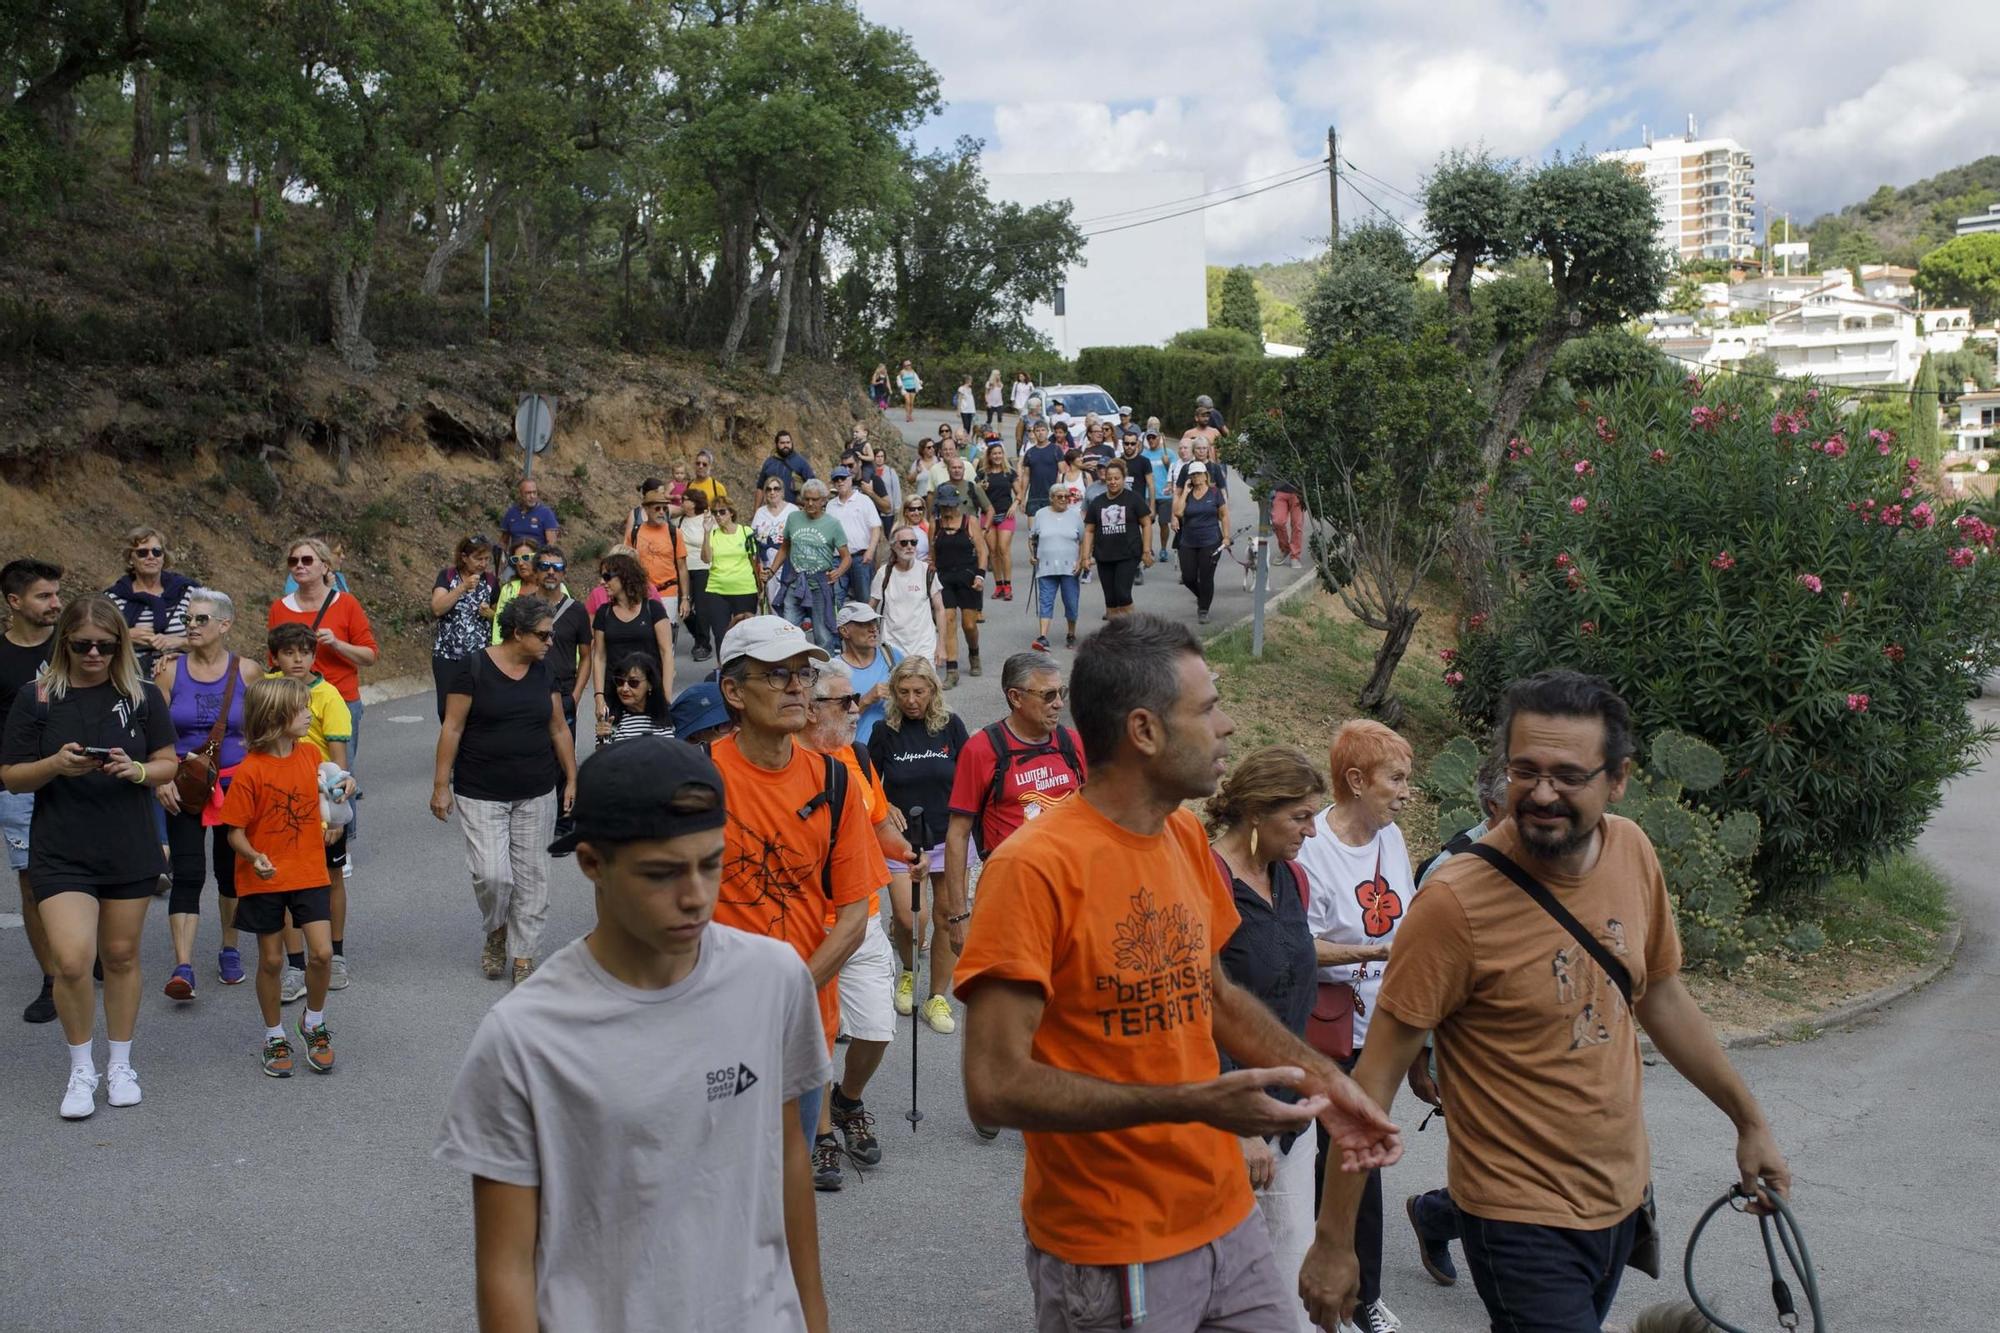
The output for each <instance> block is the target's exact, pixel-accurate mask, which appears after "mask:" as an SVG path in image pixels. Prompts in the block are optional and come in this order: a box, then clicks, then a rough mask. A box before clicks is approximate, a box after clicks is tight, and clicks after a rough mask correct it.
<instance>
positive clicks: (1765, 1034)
mask: <svg viewBox="0 0 2000 1333" xmlns="http://www.w3.org/2000/svg"><path fill="white" fill-rule="evenodd" d="M1964 942H1965V922H1964V921H1963V920H1959V921H1953V922H1952V923H1951V925H1950V926H1949V927H1947V928H1946V929H1945V933H1944V936H1943V937H1942V938H1941V939H1940V940H1939V941H1938V951H1937V954H1936V955H1935V956H1934V957H1933V958H1932V959H1931V961H1930V962H1928V963H1925V964H1924V965H1923V966H1922V967H1920V968H1918V969H1917V970H1916V971H1914V972H1912V973H1910V974H1909V975H1907V976H1904V977H1900V978H1898V979H1897V980H1895V981H1892V982H1890V983H1889V984H1888V985H1886V986H1882V987H1878V988H1877V989H1875V990H1872V991H1870V992H1868V994H1866V995H1864V996H1862V997H1861V998H1860V999H1858V1000H1850V1001H1848V1002H1847V1003H1846V1004H1842V1005H1837V1006H1835V1007H1834V1008H1832V1009H1826V1010H1822V1011H1821V1012H1819V1013H1816V1014H1809V1015H1807V1016H1806V1017H1804V1018H1795V1019H1793V1020H1791V1021H1790V1022H1788V1023H1780V1024H1778V1025H1777V1026H1775V1027H1769V1028H1765V1029H1763V1030H1762V1031H1758V1032H1737V1033H1733V1034H1731V1035H1730V1036H1727V1037H1724V1038H1723V1039H1722V1044H1723V1046H1724V1047H1725V1048H1726V1049H1728V1050H1732V1051H1733V1050H1739V1049H1742V1048H1743V1047H1746V1046H1776V1045H1780V1044H1783V1043H1787V1042H1793V1041H1800V1040H1803V1039H1805V1038H1807V1037H1816V1036H1818V1035H1820V1034H1821V1033H1823V1032H1830V1031H1832V1030H1833V1029H1834V1028H1840V1027H1846V1026H1847V1025H1848V1024H1849V1023H1852V1022H1854V1020H1856V1019H1857V1018H1861V1017H1862V1016H1864V1015H1866V1014H1870V1013H1873V1012H1874V1011H1875V1010H1877V1009H1881V1008H1883V1007H1884V1006H1886V1005H1891V1004H1894V1003H1895V1002H1896V1001H1897V1000H1900V999H1902V998H1903V997H1904V996H1906V995H1909V994H1910V993H1912V992H1913V991H1919V990H1922V989H1923V988H1924V987H1926V986H1928V985H1930V984H1931V983H1932V982H1933V981H1936V980H1937V979H1938V978H1939V977H1940V976H1942V975H1943V974H1944V972H1945V970H1946V969H1947V968H1949V967H1950V966H1951V965H1952V964H1953V963H1954V962H1956V961H1958V949H1959V946H1960V945H1961V944H1963V943H1964ZM1639 1050H1640V1054H1642V1055H1644V1056H1646V1057H1647V1058H1648V1059H1652V1058H1656V1057H1658V1055H1659V1051H1658V1050H1657V1049H1655V1048H1654V1046H1653V1043H1652V1041H1651V1040H1650V1039H1648V1038H1646V1037H1644V1036H1641V1038H1640V1039H1639Z"/></svg>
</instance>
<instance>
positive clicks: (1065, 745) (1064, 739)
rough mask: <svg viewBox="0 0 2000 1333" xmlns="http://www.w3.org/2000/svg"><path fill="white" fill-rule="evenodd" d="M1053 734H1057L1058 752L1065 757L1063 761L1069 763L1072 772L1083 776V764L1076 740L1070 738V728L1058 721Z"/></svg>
mask: <svg viewBox="0 0 2000 1333" xmlns="http://www.w3.org/2000/svg"><path fill="white" fill-rule="evenodd" d="M1053 735H1054V736H1055V742H1056V753H1058V754H1060V755H1061V756H1062V757H1063V762H1064V763H1065V764H1068V765H1069V771H1070V772H1072V773H1075V774H1078V775H1079V776H1081V775H1082V772H1083V764H1082V763H1081V762H1080V761H1079V760H1078V759H1077V757H1076V742H1074V741H1072V740H1071V739H1070V738H1069V728H1068V727H1065V726H1064V725H1063V724H1062V723H1060V722H1058V723H1056V727H1055V731H1054V733H1053Z"/></svg>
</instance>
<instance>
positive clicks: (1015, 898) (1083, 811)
mask: <svg viewBox="0 0 2000 1333" xmlns="http://www.w3.org/2000/svg"><path fill="white" fill-rule="evenodd" d="M1070 687H1071V689H1072V690H1074V692H1075V699H1076V718H1077V726H1078V731H1079V732H1080V733H1081V736H1082V740H1083V748H1084V758H1085V760H1086V762H1087V763H1088V765H1089V769H1090V778H1089V781H1088V783H1087V784H1086V785H1085V787H1084V789H1083V793H1082V795H1081V797H1080V798H1077V799H1073V800H1067V801H1064V802H1062V803H1060V804H1058V805H1056V806H1055V807H1053V808H1052V809H1050V810H1049V811H1048V813H1047V814H1045V815H1043V816H1042V817H1040V818H1038V819H1035V820H1033V821H1031V822H1030V823H1028V824H1027V825H1026V826H1025V827H1024V828H1023V829H1021V831H1020V832H1018V833H1016V834H1015V835H1014V836H1012V837H1011V838H1009V839H1008V840H1007V841H1006V842H1005V843H1004V844H1003V845H1002V846H1001V847H1000V849H999V850H998V851H996V852H995V853H994V855H993V859H992V860H990V861H988V862H987V864H986V871H985V874H984V876H983V878H982V880H981V883H980V891H979V911H978V913H977V918H976V920H975V921H974V922H973V927H972V931H971V935H970V938H969V940H967V942H966V948H965V950H964V953H963V955H962V957H961V960H960V962H959V966H958V973H957V975H958V984H957V991H958V994H959V997H960V998H961V999H963V1000H964V1001H965V1003H966V1023H967V1029H968V1030H967V1033H966V1043H965V1101H966V1109H967V1110H968V1111H970V1112H971V1114H972V1118H973V1122H974V1123H975V1124H983V1125H989V1126H1001V1127H1012V1128H1015V1129H1019V1130H1022V1131H1024V1133H1025V1135H1026V1138H1027V1144H1028V1162H1027V1174H1026V1179H1025V1182H1024V1185H1023V1189H1022V1197H1021V1213H1022V1220H1023V1221H1024V1222H1025V1224H1026V1229H1027V1233H1028V1275H1029V1285H1030V1287H1031V1288H1032V1289H1033V1292H1034V1299H1035V1328H1036V1330H1037V1333H1067V1331H1068V1330H1073V1329H1080V1328H1084V1327H1089V1328H1108V1327H1112V1326H1113V1319H1114V1318H1115V1319H1116V1320H1117V1326H1120V1327H1132V1326H1135V1325H1140V1324H1141V1323H1142V1322H1143V1324H1144V1326H1145V1327H1148V1328H1151V1327H1154V1326H1156V1325H1157V1326H1158V1327H1160V1328H1171V1329H1181V1330H1197V1329H1212V1330H1221V1329H1225V1328H1226V1329H1232V1330H1237V1331H1238V1333H1280V1331H1281V1330H1282V1333H1294V1330H1296V1329H1297V1328H1298V1315H1297V1314H1296V1313H1295V1311H1296V1309H1297V1307H1298V1297H1297V1296H1296V1295H1294V1294H1293V1286H1292V1280H1293V1275H1292V1274H1289V1273H1280V1272H1279V1271H1278V1267H1277V1263H1276V1261H1275V1260H1274V1259H1273V1257H1272V1253H1271V1240H1270V1233H1269V1231H1268V1229H1267V1228H1266V1227H1265V1226H1264V1224H1263V1221H1262V1219H1261V1218H1260V1217H1258V1216H1257V1214H1256V1210H1255V1203H1254V1200H1253V1198H1252V1196H1251V1193H1250V1179H1249V1172H1248V1169H1247V1167H1246V1166H1245V1164H1244V1159H1243V1149H1242V1147H1241V1145H1240V1144H1239V1142H1238V1140H1237V1138H1236V1136H1237V1135H1242V1134H1271V1133H1286V1132H1293V1131H1297V1130H1299V1129H1301V1128H1303V1127H1304V1126H1306V1125H1309V1124H1311V1123H1312V1122H1313V1120H1314V1119H1315V1118H1321V1119H1324V1120H1325V1121H1326V1123H1327V1125H1328V1127H1329V1128H1330V1129H1331V1131H1332V1133H1333V1138H1334V1141H1335V1142H1336V1143H1337V1144H1338V1145H1339V1146H1340V1148H1341V1150H1342V1155H1343V1158H1344V1162H1343V1165H1344V1166H1345V1167H1346V1168H1347V1169H1350V1170H1365V1169H1367V1168H1368V1167H1371V1166H1386V1165H1388V1164H1389V1163H1391V1162H1393V1161H1394V1160H1395V1159H1396V1158H1397V1157H1398V1156H1399V1155H1400V1153H1401V1148H1402V1141H1401V1138H1400V1136H1399V1135H1398V1134H1397V1132H1396V1130H1395V1129H1394V1127H1393V1126H1392V1125H1391V1124H1390V1123H1389V1121H1388V1119H1387V1117H1386V1116H1384V1115H1383V1114H1381V1112H1379V1111H1378V1110H1377V1109H1376V1108H1375V1107H1374V1106H1373V1105H1372V1104H1370V1103H1369V1101H1368V1099H1367V1098H1366V1097H1364V1096H1363V1095H1362V1094H1361V1093H1360V1091H1359V1090H1358V1089H1357V1088H1356V1087H1355V1086H1354V1085H1353V1084H1352V1083H1351V1082H1350V1081H1349V1080H1348V1079H1347V1077H1346V1075H1344V1074H1342V1073H1341V1072H1340V1071H1339V1069H1337V1068H1336V1067H1335V1066H1334V1064H1333V1062H1332V1061H1331V1060H1329V1059H1328V1058H1327V1057H1325V1056H1323V1055H1321V1054H1319V1053H1318V1052H1317V1051H1315V1050H1313V1049H1312V1048H1311V1047H1310V1046H1308V1045H1306V1043H1305V1042H1304V1041H1303V1040H1302V1039H1300V1038H1298V1037H1296V1036H1294V1035H1292V1033H1291V1032H1290V1031H1288V1030H1287V1029H1286V1028H1285V1026H1284V1025H1283V1024H1282V1023H1281V1022H1280V1021H1279V1020H1278V1019H1277V1017H1276V1016H1275V1015H1273V1014H1272V1012H1271V1011H1270V1010H1269V1009H1267V1008H1266V1007H1265V1006H1264V1004H1263V1003H1262V1002H1261V1001H1260V1000H1258V999H1257V998H1256V997H1255V996H1254V995H1252V994H1250V993H1249V992H1247V991H1245V990H1243V989H1242V988H1240V987H1239V986H1237V985H1236V984H1235V983H1234V982H1232V981H1231V980H1230V979H1229V977H1228V975H1227V973H1225V972H1224V970H1223V968H1222V966H1221V965H1220V963H1219V962H1218V961H1217V959H1216V955H1217V954H1218V953H1219V952H1220V950H1221V949H1222V947H1223V945H1224V944H1226V943H1227V942H1228V940H1229V937H1230V935H1231V934H1232V933H1233V932H1234V931H1235V928H1236V923H1237V916H1236V907H1235V902H1234V900H1233V898H1232V897H1231V894H1230V891H1229V889H1228V887H1227V886H1226V885H1225V884H1224V883H1223V881H1222V878H1221V876H1220V875H1218V874H1217V873H1216V870H1215V863H1214V859H1213V857H1212V856H1211V854H1210V852H1209V848H1208V839H1207V837H1206V835H1205V834H1204V833H1203V832H1202V827H1201V823H1200V821H1199V820H1198V819H1196V818H1195V816H1194V815H1193V814H1192V813H1191V812H1190V811H1188V810H1186V809H1184V808H1183V806H1182V803H1183V802H1184V801H1188V800H1191V799H1193V798H1196V797H1200V796H1206V795H1208V794H1210V793H1212V792H1213V791H1214V790H1215V786H1216V782H1217V780H1218V779H1219V778H1220V777H1221V775H1222V771H1223V764H1224V758H1225V756H1226V755H1227V753H1228V740H1229V735H1230V733H1231V732H1232V731H1233V730H1234V729H1235V726H1234V724H1233V723H1232V722H1231V721H1230V720H1229V717H1228V715H1227V714H1225V713H1224V712H1223V711H1222V709H1221V706H1220V700H1219V698H1218V696H1217V693H1216V688H1215V678H1214V676H1213V674H1212V673H1211V672H1210V671H1209V669H1208V663H1207V662H1206V661H1204V660H1203V658H1202V653H1201V644H1200V642H1199V641H1198V640H1197V639H1196V638H1195V636H1194V634H1193V632H1192V631H1191V630H1189V629H1188V628H1187V626H1185V625H1182V624H1179V623H1177V622H1174V621H1170V620H1166V619H1164V618H1162V617H1159V616H1151V615H1135V616H1125V617H1121V618H1120V619H1118V620H1115V621H1113V622H1112V623H1111V624H1110V625H1108V626H1106V627H1105V628H1104V629H1103V630H1100V631H1099V632H1098V633H1097V634H1094V635H1092V636H1091V638H1090V639H1089V640H1088V641H1086V642H1085V643H1084V645H1083V646H1082V648H1081V649H1079V650H1078V652H1077V656H1076V666H1075V669H1074V671H1073V672H1072V673H1071V677H1070ZM961 901H962V899H961V898H960V895H959V894H958V893H957V892H956V890H955V886H954V888H953V889H952V890H950V891H948V892H947V893H946V894H945V895H944V900H943V901H941V902H940V903H939V904H938V910H939V911H942V912H944V913H946V917H945V919H946V922H947V924H948V925H949V926H950V927H951V929H952V931H953V933H954V934H955V933H956V931H957V929H958V923H959V922H960V921H962V920H963V916H962V915H961V914H962V913H963V911H964V909H963V907H962V906H961V905H960V903H961ZM954 942H955V941H954ZM1220 1050H1226V1051H1228V1052H1229V1054H1230V1056H1231V1058H1232V1059H1234V1060H1236V1061H1237V1062H1238V1063H1239V1064H1240V1065H1242V1066H1243V1067H1242V1068H1240V1069H1236V1070H1233V1071H1232V1072H1230V1073H1228V1074H1221V1073H1219V1070H1220V1059H1219V1051H1220ZM1272 1088H1289V1089H1295V1090H1297V1091H1298V1092H1299V1094H1300V1097H1301V1099H1300V1100H1299V1101H1298V1102H1296V1103H1291V1104H1287V1103H1285V1102H1282V1101H1279V1100H1278V1099H1277V1098H1275V1097H1273V1096H1272V1095H1271V1093H1270V1091H1269V1089H1272ZM1086 1306H1087V1307H1088V1308H1085V1307H1086ZM1113 1306H1115V1307H1116V1313H1115V1315H1114V1313H1113V1308H1112V1307H1113Z"/></svg>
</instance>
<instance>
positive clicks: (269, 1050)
mask: <svg viewBox="0 0 2000 1333" xmlns="http://www.w3.org/2000/svg"><path fill="white" fill-rule="evenodd" d="M263 1061H264V1072H265V1073H267V1074H269V1075H270V1076H271V1077H272V1078H290V1077H291V1076H292V1044H291V1043H290V1042H288V1041H286V1040H285V1039H284V1038H283V1037H272V1038H271V1039H270V1040H268V1041H266V1042H265V1043H264V1055H263Z"/></svg>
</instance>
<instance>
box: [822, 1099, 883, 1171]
mask: <svg viewBox="0 0 2000 1333" xmlns="http://www.w3.org/2000/svg"><path fill="white" fill-rule="evenodd" d="M833 1127H834V1128H835V1129H837V1130H839V1131H840V1137H841V1138H843V1139H845V1140H846V1141H847V1155H848V1156H849V1157H852V1158H853V1159H854V1161H855V1164H856V1165H858V1166H874V1165H876V1164H877V1163H879V1162H880V1161H881V1160H882V1144H881V1143H880V1141H878V1140H877V1139H876V1137H875V1117H874V1116H872V1115H869V1114H868V1111H867V1109H866V1108H865V1107H863V1106H862V1104H861V1103H860V1102H851V1103H849V1104H848V1105H847V1106H846V1107H842V1106H841V1104H840V1103H839V1102H838V1101H836V1102H834V1104H833Z"/></svg>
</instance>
